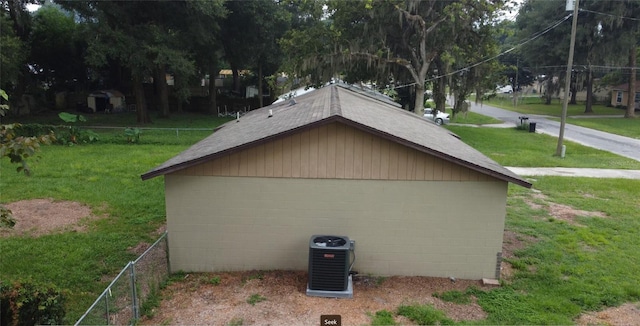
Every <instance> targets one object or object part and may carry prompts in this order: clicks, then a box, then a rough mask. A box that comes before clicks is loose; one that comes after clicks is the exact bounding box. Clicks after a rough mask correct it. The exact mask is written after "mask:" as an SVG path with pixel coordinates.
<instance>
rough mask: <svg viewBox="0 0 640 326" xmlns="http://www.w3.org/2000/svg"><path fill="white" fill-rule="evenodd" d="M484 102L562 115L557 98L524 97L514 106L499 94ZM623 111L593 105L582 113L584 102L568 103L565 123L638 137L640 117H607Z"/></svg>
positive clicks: (541, 113)
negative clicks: (545, 99)
mask: <svg viewBox="0 0 640 326" xmlns="http://www.w3.org/2000/svg"><path fill="white" fill-rule="evenodd" d="M485 103H487V104H489V105H492V106H495V107H499V108H502V109H505V110H510V111H516V112H520V113H523V114H539V115H548V116H551V117H555V118H556V119H557V120H559V119H560V116H561V115H562V102H561V101H560V100H558V99H554V100H553V101H552V103H551V104H550V105H546V104H544V103H542V100H541V99H540V98H539V97H526V98H524V99H522V101H520V102H519V104H518V106H516V107H514V106H513V104H512V102H511V99H510V98H506V97H504V96H499V97H496V98H494V99H491V100H489V101H485ZM624 113H625V112H624V110H622V109H618V108H613V107H608V106H605V105H594V106H593V113H589V114H586V113H584V104H582V103H581V104H577V105H569V106H568V107H567V123H569V124H574V125H578V126H582V127H586V128H591V129H596V130H600V131H604V132H609V133H613V134H616V135H621V136H626V137H631V138H635V139H640V119H637V118H636V119H625V118H622V117H608V116H611V115H616V116H622V115H624ZM636 115H640V112H638V113H636ZM598 116H602V117H598Z"/></svg>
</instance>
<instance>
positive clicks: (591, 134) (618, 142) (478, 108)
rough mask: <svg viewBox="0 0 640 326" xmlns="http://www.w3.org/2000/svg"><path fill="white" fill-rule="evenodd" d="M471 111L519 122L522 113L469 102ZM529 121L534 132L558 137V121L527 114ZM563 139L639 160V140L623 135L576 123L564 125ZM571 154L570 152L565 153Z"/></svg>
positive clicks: (506, 121)
mask: <svg viewBox="0 0 640 326" xmlns="http://www.w3.org/2000/svg"><path fill="white" fill-rule="evenodd" d="M471 111H472V112H475V113H479V114H482V115H486V116H489V117H493V118H496V119H500V120H502V121H504V122H505V123H513V124H514V125H516V124H519V123H520V120H519V119H518V117H519V116H523V114H522V113H518V112H512V111H508V110H504V109H500V108H496V107H493V106H489V105H486V104H475V103H473V102H471ZM527 116H528V117H529V122H530V123H532V122H534V123H536V132H539V133H543V134H547V135H551V136H555V137H558V135H559V134H560V122H559V121H554V120H551V119H547V118H546V117H545V116H540V115H527ZM564 139H565V140H569V141H572V142H575V143H579V144H582V145H585V146H589V147H593V148H597V149H601V150H605V151H608V152H611V153H614V154H618V155H620V156H624V157H628V158H631V159H634V160H637V161H640V140H638V139H633V138H629V137H623V136H619V135H615V134H611V133H607V132H602V131H598V130H594V129H589V128H584V127H579V126H576V125H570V124H566V125H565V130H564ZM566 155H571V153H566Z"/></svg>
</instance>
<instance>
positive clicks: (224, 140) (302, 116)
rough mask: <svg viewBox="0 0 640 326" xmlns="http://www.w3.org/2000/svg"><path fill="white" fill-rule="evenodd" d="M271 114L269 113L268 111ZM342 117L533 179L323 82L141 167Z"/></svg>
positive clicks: (176, 164)
mask: <svg viewBox="0 0 640 326" xmlns="http://www.w3.org/2000/svg"><path fill="white" fill-rule="evenodd" d="M270 111H271V112H272V113H273V115H272V116H271V117H269V112H270ZM335 122H338V123H344V124H346V125H349V126H352V127H354V128H358V129H360V130H363V131H365V132H369V133H372V134H375V135H377V136H379V137H382V138H385V139H387V140H390V141H393V142H396V143H399V144H402V145H404V146H407V147H410V148H413V149H415V150H418V151H420V152H424V153H427V154H430V155H433V156H436V157H439V158H441V159H443V160H445V161H449V162H452V163H454V164H458V165H461V166H465V167H467V168H469V169H472V170H475V171H478V172H480V173H483V174H487V175H491V176H493V177H495V178H497V179H500V180H504V181H506V182H511V183H514V184H518V185H520V186H523V187H527V188H529V187H531V184H530V183H529V182H527V181H525V180H524V179H522V178H521V177H520V176H518V175H517V174H515V173H513V172H511V171H509V170H508V169H506V168H504V167H503V166H501V165H500V164H498V163H496V162H495V161H493V160H491V159H490V158H488V157H487V156H485V155H484V154H482V153H480V152H479V151H477V150H476V149H474V148H472V147H471V146H469V145H467V144H465V143H463V142H462V141H461V140H460V139H458V138H457V136H455V135H454V134H452V133H451V132H449V131H448V130H446V129H444V128H442V127H440V126H437V125H435V124H434V123H431V122H429V121H427V120H425V119H424V118H422V117H420V116H418V115H416V114H414V113H412V112H408V111H405V110H402V109H401V108H398V107H397V106H395V105H390V104H389V103H387V101H386V100H380V99H377V98H375V97H370V96H368V95H367V94H362V93H358V92H354V91H352V90H349V89H346V88H344V87H341V86H339V85H330V86H325V87H322V88H320V89H318V90H315V91H313V92H310V93H307V94H305V95H302V96H299V97H296V98H295V99H293V100H291V101H285V102H281V103H278V104H272V105H270V106H266V107H263V108H260V109H256V110H253V111H250V112H248V113H247V114H245V115H243V116H241V117H240V119H239V120H234V121H230V122H228V123H226V124H224V125H222V126H221V127H219V128H218V129H217V131H215V132H214V133H213V134H212V135H210V136H209V137H207V138H205V139H203V140H201V141H200V142H198V143H196V144H195V145H193V146H191V147H190V148H189V149H187V150H185V151H184V152H182V153H180V154H178V155H177V156H175V157H173V158H171V159H169V160H168V161H166V162H164V163H163V164H161V165H160V166H158V167H156V168H154V169H152V170H150V171H148V172H146V173H144V174H143V175H142V179H143V180H146V179H150V178H153V177H156V176H159V175H164V174H167V173H171V172H174V171H178V170H181V169H184V168H187V167H190V166H193V165H197V164H200V163H203V162H206V161H208V160H211V159H214V158H217V157H222V156H224V155H228V154H231V153H234V152H237V151H241V150H244V149H247V148H250V147H253V146H257V145H260V144H264V143H267V142H270V141H272V140H274V139H278V138H280V137H286V136H289V135H292V134H295V133H298V132H301V131H304V130H308V129H311V128H315V127H318V126H321V125H325V124H329V123H335Z"/></svg>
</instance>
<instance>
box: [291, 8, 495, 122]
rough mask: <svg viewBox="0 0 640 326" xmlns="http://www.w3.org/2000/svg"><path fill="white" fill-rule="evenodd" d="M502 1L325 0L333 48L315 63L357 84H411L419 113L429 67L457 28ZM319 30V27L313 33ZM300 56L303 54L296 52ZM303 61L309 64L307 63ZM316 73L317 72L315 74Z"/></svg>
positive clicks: (486, 13) (451, 40)
mask: <svg viewBox="0 0 640 326" xmlns="http://www.w3.org/2000/svg"><path fill="white" fill-rule="evenodd" d="M502 4H503V2H502V1H484V0H483V1H466V0H461V1H436V0H430V1H414V0H407V1H401V0H384V1H364V2H351V1H339V0H336V1H329V2H328V12H329V13H331V15H330V17H329V19H328V20H329V21H331V25H330V27H329V30H330V31H333V32H334V33H335V34H334V35H335V42H334V44H332V45H331V47H332V48H327V47H323V48H322V54H324V53H325V52H326V51H327V50H331V55H330V56H329V57H326V56H325V57H324V58H318V56H316V58H315V59H314V61H315V63H317V64H318V68H319V69H322V70H326V69H331V71H330V73H327V72H325V71H321V72H320V73H319V74H321V75H322V76H324V78H326V76H332V75H333V74H334V73H336V72H341V73H342V74H344V75H345V76H347V77H350V78H352V79H359V80H365V81H366V80H374V81H385V82H386V83H388V82H389V76H393V79H392V80H393V83H405V82H406V81H408V82H410V83H411V85H412V87H413V89H414V94H415V100H414V102H413V104H412V110H413V111H414V112H416V113H421V112H422V109H423V103H424V93H425V81H426V78H427V76H428V74H429V72H430V66H431V63H432V62H433V61H434V60H435V59H436V58H437V57H438V55H439V54H440V53H441V52H442V51H443V49H446V48H447V47H448V46H450V45H451V44H453V43H455V42H456V40H455V37H452V36H455V35H456V33H457V31H458V30H461V29H463V28H465V26H467V27H469V28H471V27H472V26H473V25H474V24H478V23H480V22H483V21H488V20H491V18H492V16H493V14H494V13H495V11H496V10H497V9H498V8H499V7H500V6H501V5H502ZM318 30H321V29H318ZM301 52H303V51H301ZM307 62H308V60H307ZM317 74H318V73H317Z"/></svg>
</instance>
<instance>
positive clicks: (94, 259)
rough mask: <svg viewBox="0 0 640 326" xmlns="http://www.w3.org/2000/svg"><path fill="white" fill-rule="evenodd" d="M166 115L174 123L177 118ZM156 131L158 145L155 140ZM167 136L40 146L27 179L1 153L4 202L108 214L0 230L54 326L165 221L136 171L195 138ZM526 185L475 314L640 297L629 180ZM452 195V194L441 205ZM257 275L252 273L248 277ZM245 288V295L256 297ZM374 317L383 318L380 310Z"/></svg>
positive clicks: (563, 316) (577, 152)
mask: <svg viewBox="0 0 640 326" xmlns="http://www.w3.org/2000/svg"><path fill="white" fill-rule="evenodd" d="M201 118H202V119H204V117H201ZM216 121H218V120H217V118H210V120H209V122H208V123H211V124H212V125H214V124H215V123H218V122H216ZM174 123H175V124H176V125H177V126H180V125H182V122H181V120H180V117H176V121H174ZM198 123H201V122H198ZM447 128H450V129H451V130H453V131H454V132H456V133H457V134H459V135H460V136H461V137H462V139H463V140H464V141H465V142H468V143H470V144H471V145H472V146H474V147H476V148H477V149H478V150H480V151H481V152H483V153H485V154H487V155H488V156H490V157H492V158H493V159H495V160H496V161H498V162H499V163H501V164H503V165H513V166H576V167H607V168H628V169H639V168H640V166H639V165H638V164H639V163H638V162H635V161H632V160H628V159H624V158H620V157H617V156H615V155H611V154H608V153H606V152H602V151H597V150H593V149H591V148H586V147H582V146H579V145H575V144H572V143H568V144H567V157H566V158H565V159H559V158H556V157H554V156H552V153H553V152H554V149H555V139H554V138H552V137H548V136H544V135H539V134H533V133H528V132H524V131H517V130H515V129H492V128H468V127H460V126H448V127H447ZM116 135H117V133H116V132H115V131H114V132H112V133H106V136H108V137H114V139H115V136H116ZM163 137H166V142H168V144H167V143H163V142H165V140H162V138H163ZM174 137H175V133H173V132H170V133H169V135H164V136H161V135H159V136H158V137H157V138H156V137H155V136H152V137H147V138H145V137H144V136H143V138H141V142H140V143H139V144H126V143H124V142H122V143H118V142H116V141H111V142H104V141H100V142H98V143H95V144H88V145H79V146H44V147H43V149H42V152H41V153H40V156H41V158H40V159H39V160H38V161H31V162H30V163H31V167H32V170H33V176H32V177H25V176H24V175H21V174H17V173H16V172H15V166H14V165H11V164H9V163H8V160H2V161H0V173H1V176H2V177H1V178H0V189H2V193H1V195H2V198H1V201H2V202H3V203H7V202H12V201H16V200H21V199H32V198H53V199H55V200H73V201H79V202H82V203H84V204H86V205H89V206H90V207H91V208H92V209H93V211H94V213H95V214H97V215H101V214H105V215H106V216H107V217H106V218H103V219H99V220H95V221H90V222H88V231H87V232H85V233H81V232H67V233H60V234H50V235H46V236H42V237H39V238H30V237H11V238H0V248H2V250H1V251H0V278H2V279H3V280H9V281H10V280H13V279H18V278H22V277H30V278H33V279H35V280H38V281H53V282H54V283H55V284H56V285H57V286H58V287H60V288H62V289H64V290H67V291H68V293H69V298H68V311H67V316H66V319H65V324H73V323H74V322H75V321H76V320H77V319H78V318H79V317H80V315H82V313H84V311H85V310H86V309H87V308H88V307H89V306H90V305H91V303H93V301H94V300H95V299H96V298H97V297H98V295H99V294H100V293H101V292H102V291H103V290H104V288H105V287H106V285H107V284H108V282H109V281H110V280H111V277H113V276H115V273H117V272H118V271H119V270H120V269H121V268H122V267H123V266H124V265H126V263H127V262H128V261H130V260H131V259H133V258H134V257H133V254H131V253H129V252H128V251H127V248H129V247H132V246H135V245H136V244H138V243H140V242H143V241H145V242H150V241H152V240H154V239H155V237H156V236H155V235H154V231H155V230H156V229H157V228H158V227H159V226H160V225H162V224H163V223H164V220H165V217H164V215H165V211H164V190H163V189H164V188H163V182H162V178H154V179H151V180H148V181H144V182H143V181H141V180H140V174H142V173H144V172H146V171H147V170H149V169H151V168H153V167H155V166H157V165H158V164H160V163H162V162H164V161H165V160H166V159H168V158H170V157H172V156H174V155H176V154H177V153H179V152H180V151H182V150H184V149H185V148H186V147H187V146H189V145H190V144H191V143H192V142H194V141H196V140H197V139H195V138H197V137H193V138H194V139H187V137H185V138H182V137H180V138H177V139H176V138H174ZM514 140H517V141H514ZM531 182H532V183H533V186H534V188H535V192H534V191H532V190H530V189H525V188H522V187H519V186H509V196H508V208H507V219H506V227H507V229H509V230H511V231H513V232H516V233H518V234H521V235H523V236H526V237H529V238H531V239H533V241H531V243H530V244H529V245H528V246H526V247H524V248H522V249H520V250H518V251H517V252H515V257H514V258H511V259H510V262H511V263H512V264H513V266H514V268H515V275H514V276H513V279H512V280H511V281H509V282H506V283H505V284H504V285H503V286H502V287H500V288H497V289H494V290H491V291H487V292H483V291H479V290H474V289H469V290H467V292H464V294H467V293H469V294H470V295H473V296H475V297H476V298H477V302H478V304H480V305H481V306H482V307H483V309H484V310H485V311H486V312H487V313H488V318H487V319H486V320H484V321H480V322H476V323H478V324H571V323H572V322H573V320H574V318H575V317H577V316H578V315H579V314H580V313H581V312H583V311H585V310H589V311H593V310H599V309H602V308H604V307H608V306H613V305H617V304H620V303H623V302H629V301H638V300H640V289H639V288H638V286H637V285H638V284H640V262H639V261H638V259H637V248H639V247H640V236H638V230H640V219H638V218H637V212H638V210H640V205H639V204H638V198H639V197H640V181H638V180H620V179H590V178H562V177H537V178H536V179H534V180H531ZM537 192H540V193H541V194H543V195H545V196H546V198H547V199H546V200H547V201H553V202H555V203H558V204H563V205H569V206H572V207H576V208H579V209H582V210H588V211H598V212H603V213H605V214H606V216H607V217H605V218H601V217H585V216H578V217H576V218H575V223H576V224H571V223H568V222H566V221H563V220H559V219H556V218H552V217H551V216H550V215H549V214H548V213H547V211H546V210H544V209H539V208H532V207H531V206H529V205H528V204H527V202H529V201H540V199H538V197H535V198H534V197H533V195H534V194H536V193H537ZM462 200H464V199H456V198H452V202H451V203H450V204H455V203H456V201H462ZM184 275H185V274H184V273H177V274H174V275H172V278H171V280H180V279H183V278H184ZM259 276H260V273H259V272H253V273H251V274H249V277H255V278H259ZM171 280H169V281H171ZM205 282H209V283H211V284H213V283H215V280H214V278H210V279H209V278H208V279H207V280H205ZM255 295H256V297H255V299H254V300H259V299H261V298H264V297H262V296H260V295H259V294H255ZM438 295H440V296H443V297H449V296H451V297H452V298H455V297H458V296H459V294H457V293H442V294H438ZM252 297H253V296H252ZM249 299H251V297H250V298H249ZM452 300H457V299H452ZM256 303H257V302H256ZM405 307H408V308H403V309H402V314H403V315H404V316H407V317H408V316H413V317H408V318H416V319H415V320H416V323H422V322H421V321H420V320H422V318H426V320H427V321H430V320H432V319H429V318H436V319H438V320H439V322H440V323H448V322H449V321H448V320H447V319H442V318H441V317H438V316H439V314H438V313H437V312H433V311H431V310H433V308H425V306H405ZM429 309H431V310H429ZM398 310H399V311H398V314H400V309H398ZM376 315H378V314H377V313H376ZM423 315H424V317H423ZM433 315H435V316H436V317H433ZM377 317H379V318H387V317H389V314H386V313H381V314H380V316H377ZM390 317H393V315H391V316H390ZM240 323H241V322H240Z"/></svg>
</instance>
